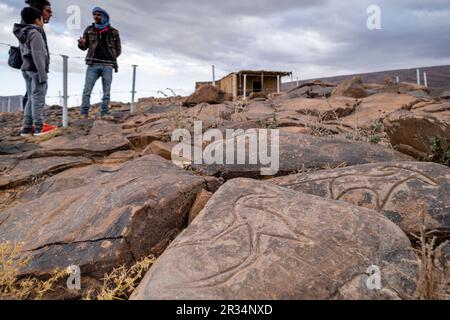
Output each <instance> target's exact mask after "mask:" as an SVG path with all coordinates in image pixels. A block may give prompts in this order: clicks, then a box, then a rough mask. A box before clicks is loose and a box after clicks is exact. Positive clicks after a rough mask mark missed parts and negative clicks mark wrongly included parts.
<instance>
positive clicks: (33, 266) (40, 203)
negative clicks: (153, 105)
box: [0, 156, 212, 279]
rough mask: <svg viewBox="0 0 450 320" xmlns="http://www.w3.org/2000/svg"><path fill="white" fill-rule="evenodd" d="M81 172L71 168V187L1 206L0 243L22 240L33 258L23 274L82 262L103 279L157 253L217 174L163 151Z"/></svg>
mask: <svg viewBox="0 0 450 320" xmlns="http://www.w3.org/2000/svg"><path fill="white" fill-rule="evenodd" d="M83 172H84V174H85V178H84V179H83V177H82V176H77V175H76V173H79V171H73V172H72V178H73V180H76V181H75V182H72V181H69V183H70V184H71V185H66V190H63V191H61V189H57V188H55V190H52V191H53V192H51V193H49V190H43V191H44V192H43V193H42V194H40V195H39V197H38V198H37V199H35V200H32V201H29V202H27V203H25V204H21V205H17V206H14V207H12V208H9V209H7V210H4V211H2V212H0V242H6V241H10V242H11V243H24V247H23V249H22V252H21V253H22V254H23V256H27V257H28V258H29V259H30V260H29V263H28V265H27V266H25V267H24V268H23V270H21V275H46V274H48V273H49V272H51V271H52V270H53V269H55V268H67V267H68V266H70V265H78V266H80V267H81V271H82V274H83V276H86V277H92V278H95V279H101V278H102V277H103V276H104V274H105V273H108V272H111V271H112V269H113V268H115V267H119V266H121V265H130V264H132V263H134V262H136V261H137V260H139V259H141V258H143V257H146V256H148V255H150V254H159V253H161V252H162V251H163V250H164V248H165V247H166V246H167V245H168V243H169V242H170V241H171V240H172V239H173V238H174V237H175V236H176V235H177V234H178V233H179V232H180V230H182V229H183V228H184V227H185V226H186V224H187V221H188V213H189V210H190V208H191V206H192V204H193V203H194V201H195V199H196V196H197V194H198V193H199V192H201V191H202V190H203V189H208V184H209V181H212V180H211V179H209V180H208V179H206V178H203V177H199V176H196V175H194V174H193V173H190V172H188V171H184V170H182V169H179V168H177V167H176V166H174V165H173V164H172V163H171V162H169V161H166V160H164V159H162V158H160V157H158V156H146V157H142V158H140V159H138V160H135V161H130V162H128V163H126V164H125V165H124V166H123V167H121V168H120V169H117V170H104V169H100V168H96V167H94V168H93V167H90V168H86V169H85V170H84V171H83ZM96 172H97V173H98V174H97V175H95V173H96ZM64 174H65V180H66V181H68V178H69V177H70V175H69V172H68V171H66V172H65V173H64ZM87 175H90V176H87ZM53 178H54V180H53V181H58V176H55V177H53ZM77 178H78V180H77ZM63 180H64V179H63ZM60 182H61V180H60ZM60 184H61V185H63V186H64V184H63V183H62V182H61V183H60Z"/></svg>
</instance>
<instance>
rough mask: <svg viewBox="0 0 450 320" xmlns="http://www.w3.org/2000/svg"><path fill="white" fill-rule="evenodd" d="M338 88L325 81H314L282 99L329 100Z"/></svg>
mask: <svg viewBox="0 0 450 320" xmlns="http://www.w3.org/2000/svg"><path fill="white" fill-rule="evenodd" d="M335 87H336V86H335V85H334V84H329V83H325V82H323V81H320V80H318V81H313V82H307V83H304V84H302V85H300V86H298V87H296V88H294V89H292V90H290V91H288V93H287V94H286V95H284V96H282V97H281V98H282V99H294V98H300V97H302V98H322V97H323V98H328V97H330V96H331V94H332V93H333V90H334V88H335Z"/></svg>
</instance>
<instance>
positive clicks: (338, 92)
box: [332, 77, 368, 99]
mask: <svg viewBox="0 0 450 320" xmlns="http://www.w3.org/2000/svg"><path fill="white" fill-rule="evenodd" d="M332 96H333V97H341V96H342V97H351V98H355V99H361V98H365V97H367V96H368V93H367V92H366V89H365V88H364V85H363V82H362V80H361V78H359V77H355V78H352V79H347V80H344V81H343V82H342V83H340V84H339V85H338V86H337V87H336V89H334V91H333V93H332Z"/></svg>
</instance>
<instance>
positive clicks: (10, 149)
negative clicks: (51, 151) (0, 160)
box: [0, 138, 39, 155]
mask: <svg viewBox="0 0 450 320" xmlns="http://www.w3.org/2000/svg"><path fill="white" fill-rule="evenodd" d="M37 148H39V146H38V145H36V144H34V143H30V142H26V141H25V140H24V139H14V138H9V139H5V140H1V141H0V155H13V154H18V153H22V152H29V151H33V150H36V149H37Z"/></svg>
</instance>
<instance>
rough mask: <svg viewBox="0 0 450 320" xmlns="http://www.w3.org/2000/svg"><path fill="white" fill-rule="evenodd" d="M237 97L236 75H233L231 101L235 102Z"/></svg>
mask: <svg viewBox="0 0 450 320" xmlns="http://www.w3.org/2000/svg"><path fill="white" fill-rule="evenodd" d="M237 96H238V84H237V74H236V73H233V101H236V100H237Z"/></svg>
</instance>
